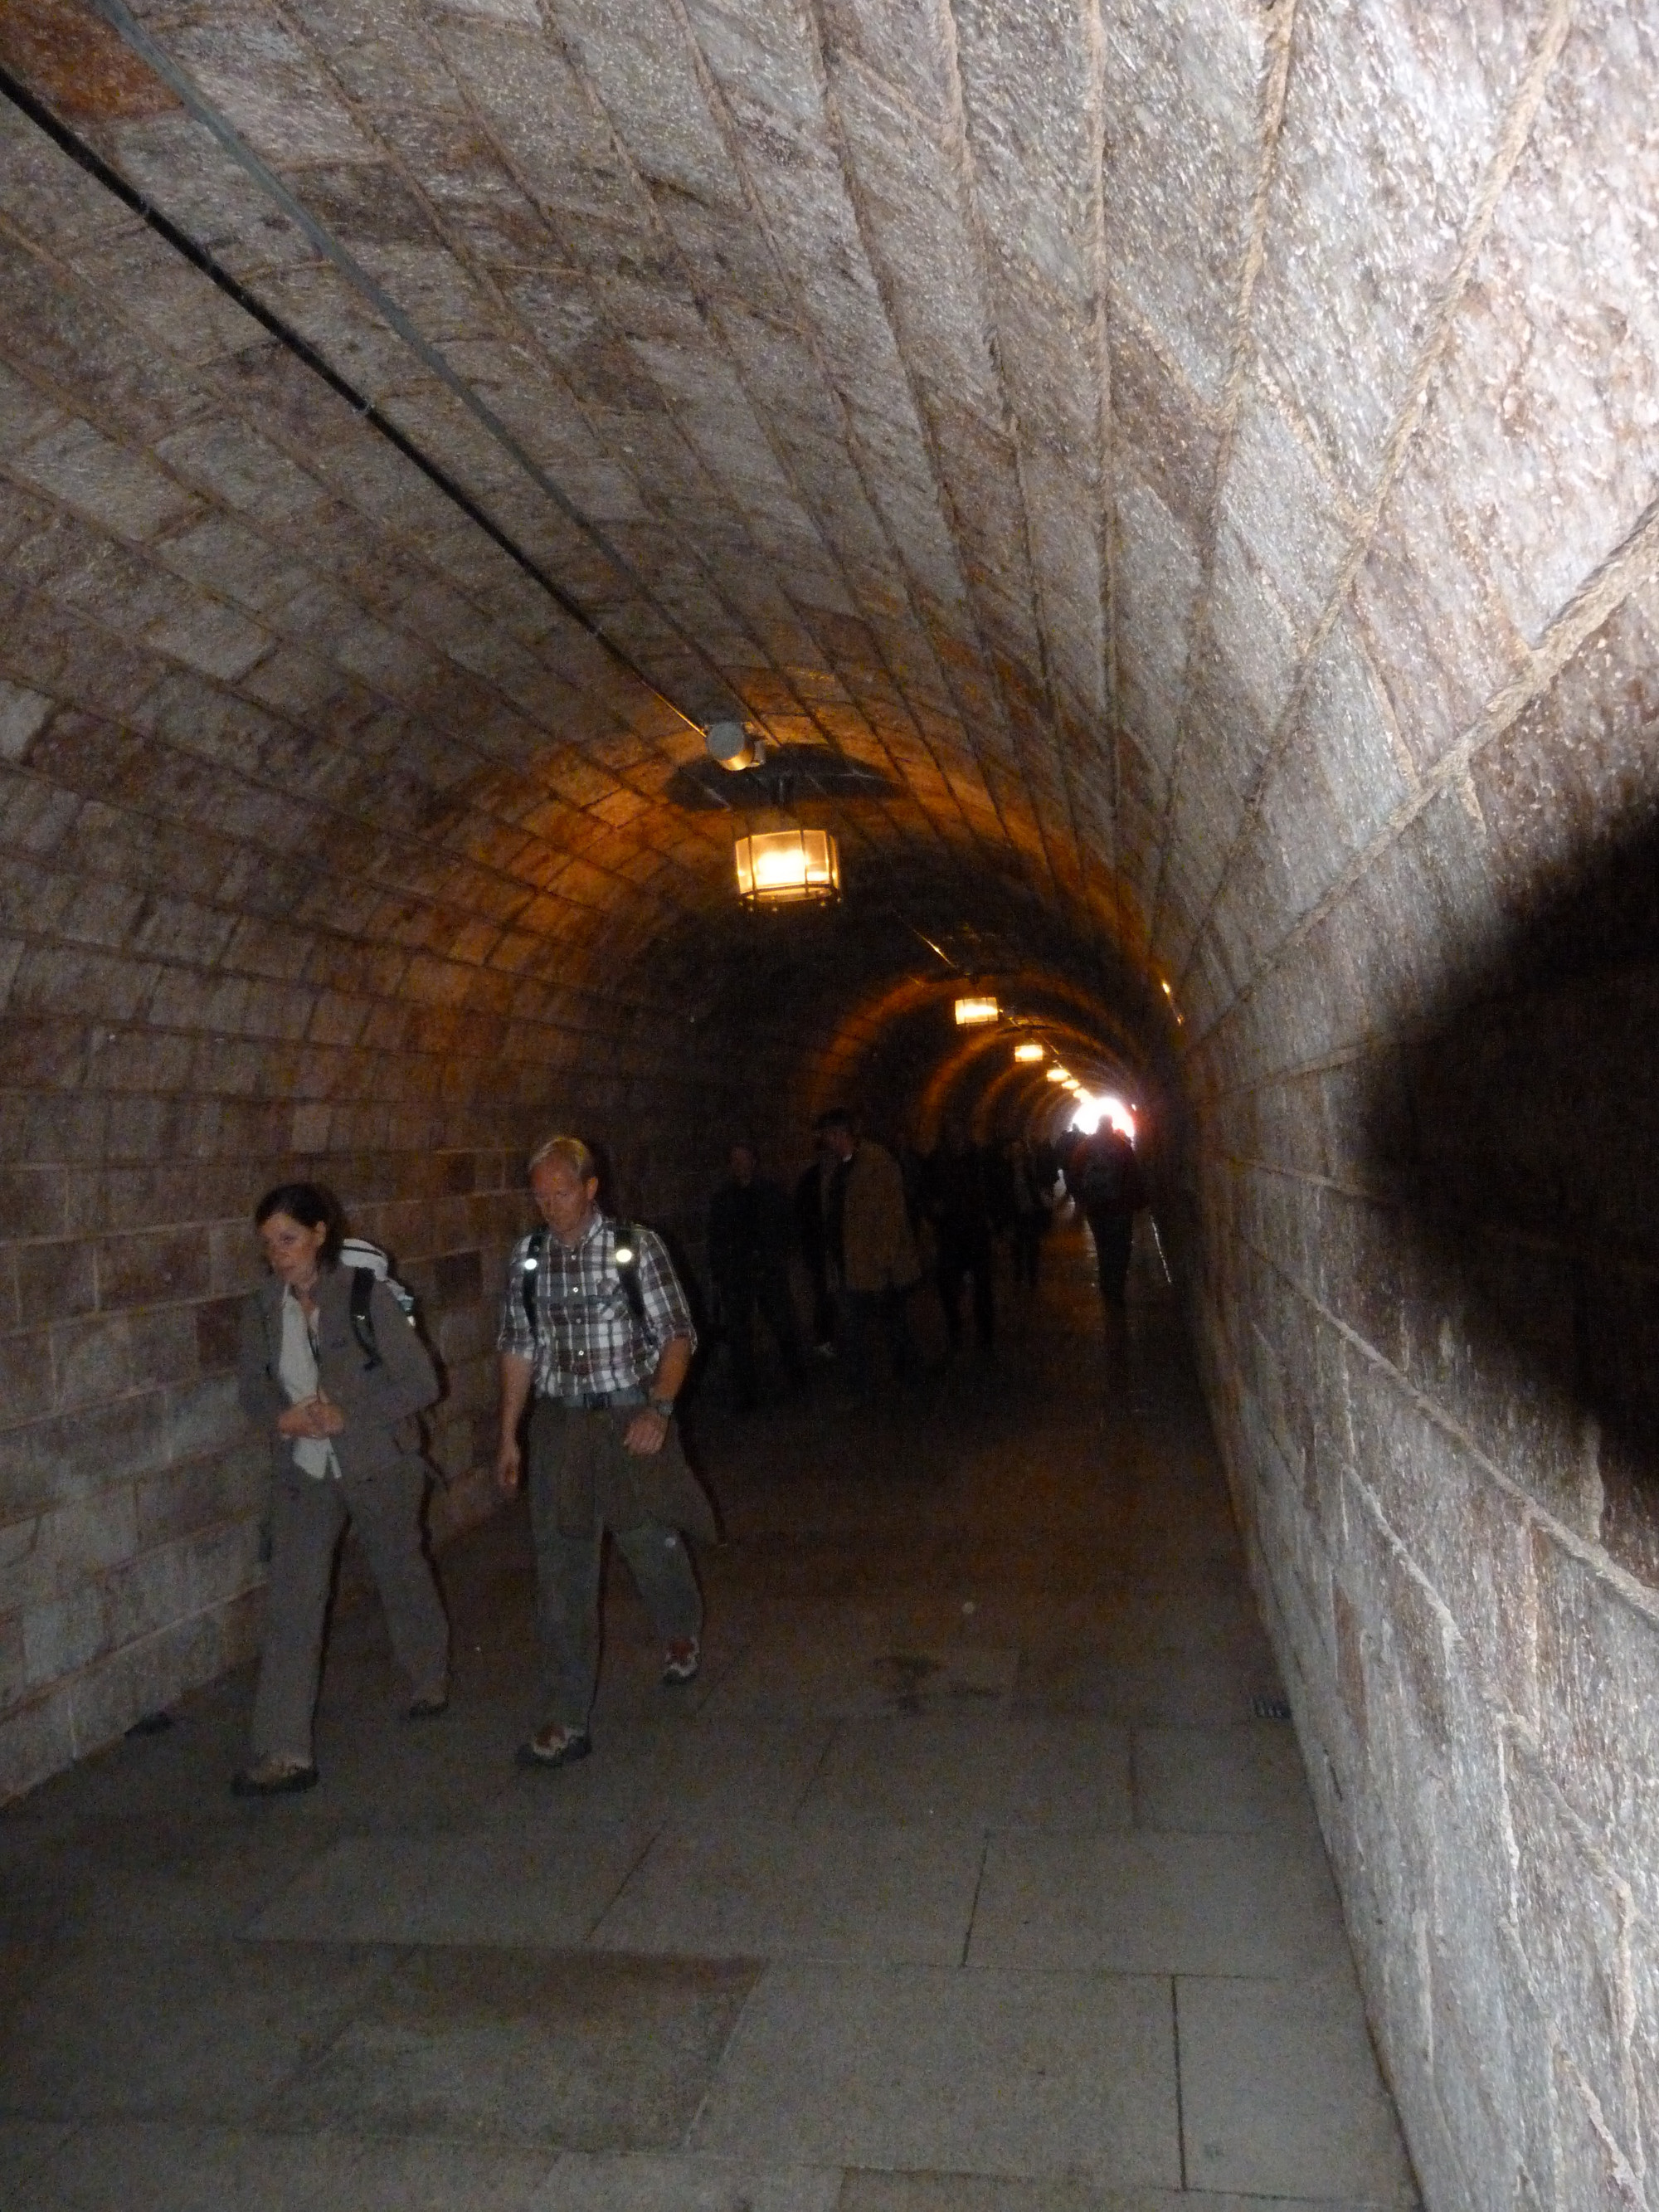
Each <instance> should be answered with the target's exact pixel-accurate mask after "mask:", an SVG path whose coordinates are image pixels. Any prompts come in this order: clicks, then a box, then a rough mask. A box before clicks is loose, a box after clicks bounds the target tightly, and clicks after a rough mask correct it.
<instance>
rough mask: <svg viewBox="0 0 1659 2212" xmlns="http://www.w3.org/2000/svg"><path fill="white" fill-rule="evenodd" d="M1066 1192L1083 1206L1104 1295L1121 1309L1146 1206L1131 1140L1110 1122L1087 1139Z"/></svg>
mask: <svg viewBox="0 0 1659 2212" xmlns="http://www.w3.org/2000/svg"><path fill="white" fill-rule="evenodd" d="M1066 1189H1067V1190H1069V1191H1070V1192H1071V1194H1072V1195H1073V1198H1075V1199H1076V1200H1077V1202H1078V1204H1079V1206H1081V1207H1082V1208H1083V1212H1084V1217H1085V1219H1086V1220H1087V1222H1088V1224H1089V1233H1090V1234H1091V1237H1093V1238H1094V1240H1095V1260H1096V1262H1097V1265H1098V1267H1099V1269H1100V1295H1101V1296H1102V1297H1103V1298H1104V1299H1105V1301H1106V1303H1107V1304H1108V1305H1109V1306H1121V1304H1123V1302H1124V1293H1125V1288H1126V1285H1127V1282H1128V1279H1129V1253H1130V1249H1131V1247H1132V1246H1133V1242H1134V1228H1135V1215H1136V1213H1137V1212H1139V1209H1140V1208H1141V1207H1142V1206H1145V1204H1146V1188H1145V1185H1144V1184H1143V1182H1142V1180H1141V1174H1140V1164H1139V1161H1138V1160H1137V1159H1136V1158H1135V1148H1134V1146H1133V1142H1132V1140H1131V1139H1129V1138H1128V1137H1127V1135H1126V1134H1125V1133H1124V1132H1123V1131H1122V1130H1121V1129H1120V1128H1117V1127H1115V1125H1114V1124H1113V1123H1111V1122H1109V1121H1103V1122H1102V1123H1101V1125H1100V1127H1098V1128H1097V1130H1096V1131H1095V1133H1094V1134H1093V1135H1092V1136H1091V1137H1085V1138H1084V1139H1082V1141H1081V1143H1079V1145H1078V1146H1076V1147H1075V1148H1074V1150H1073V1152H1072V1155H1071V1157H1070V1158H1069V1159H1068V1160H1067V1161H1066Z"/></svg>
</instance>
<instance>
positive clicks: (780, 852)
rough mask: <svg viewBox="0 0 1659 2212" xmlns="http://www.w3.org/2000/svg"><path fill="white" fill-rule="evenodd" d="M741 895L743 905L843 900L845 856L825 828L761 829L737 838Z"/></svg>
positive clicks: (825, 902)
mask: <svg viewBox="0 0 1659 2212" xmlns="http://www.w3.org/2000/svg"><path fill="white" fill-rule="evenodd" d="M736 860H737V866H738V896H739V897H740V898H741V899H742V901H743V902H744V905H745V906H787V905H791V904H793V903H796V902H799V901H800V900H803V899H806V900H811V901H813V902H817V903H818V904H821V905H829V904H830V903H831V902H834V901H835V900H836V899H838V898H839V897H840V896H841V854H840V853H839V852H838V850H837V849H836V841H835V839H834V837H832V836H830V834H829V830H827V829H757V830H756V831H755V833H754V835H753V836H749V837H739V838H738V843H737V853H736Z"/></svg>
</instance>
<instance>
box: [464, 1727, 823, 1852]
mask: <svg viewBox="0 0 1659 2212" xmlns="http://www.w3.org/2000/svg"><path fill="white" fill-rule="evenodd" d="M833 1734H834V1729H833V1724H832V1723H829V1722H827V1721H825V1722H817V1723H814V1722H812V1721H811V1720H808V1719H804V1718H803V1719H800V1720H771V1721H769V1720H760V1719H754V1718H749V1719H744V1720H741V1721H735V1722H733V1721H724V1720H720V1719H713V1720H711V1719H709V1718H707V1717H703V1716H700V1715H690V1714H687V1715H681V1716H679V1717H677V1718H669V1719H658V1720H655V1721H653V1722H651V1723H645V1724H641V1723H633V1724H629V1725H628V1726H625V1727H616V1728H599V1727H597V1726H596V1729H595V1734H594V1742H593V1756H592V1758H591V1759H584V1760H583V1761H582V1762H581V1764H580V1765H577V1766H572V1767H562V1768H560V1769H558V1770H557V1771H556V1772H554V1773H551V1774H539V1773H534V1774H525V1773H515V1774H514V1776H513V1779H512V1782H511V1784H510V1786H509V1787H508V1788H507V1790H505V1791H504V1792H503V1794H502V1795H501V1796H499V1797H497V1798H495V1800H494V1802H492V1803H491V1805H490V1806H489V1819H490V1820H498V1821H501V1823H503V1824H504V1825H507V1826H520V1825H523V1824H526V1823H527V1824H529V1825H530V1826H532V1827H535V1828H544V1827H547V1828H551V1827H562V1826H568V1825H570V1824H571V1823H573V1822H580V1821H581V1820H594V1819H600V1820H638V1821H641V1822H661V1821H663V1820H666V1819H667V1818H668V1817H669V1816H670V1815H671V1814H674V1813H677V1812H692V1813H695V1814H697V1815H698V1817H700V1818H709V1819H716V1818H720V1817H729V1818H731V1819H732V1820H754V1819H775V1820H788V1819H789V1818H790V1817H791V1816H792V1814H793V1813H794V1812H795V1810H796V1808H797V1807H798V1806H799V1804H800V1802H801V1801H802V1799H803V1798H804V1797H805V1794H806V1790H807V1787H808V1785H809V1784H810V1783H811V1780H812V1778H813V1775H814V1774H815V1773H816V1772H817V1769H818V1767H819V1765H821V1763H822V1761H823V1756H824V1753H825V1752H826V1751H827V1750H828V1749H829V1743H830V1741H831V1738H832V1736H833Z"/></svg>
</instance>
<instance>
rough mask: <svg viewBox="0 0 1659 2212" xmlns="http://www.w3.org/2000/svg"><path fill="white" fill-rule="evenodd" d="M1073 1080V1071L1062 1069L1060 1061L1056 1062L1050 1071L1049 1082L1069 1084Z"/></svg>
mask: <svg viewBox="0 0 1659 2212" xmlns="http://www.w3.org/2000/svg"><path fill="white" fill-rule="evenodd" d="M1071 1079H1072V1073H1071V1070H1070V1069H1069V1068H1066V1067H1062V1066H1060V1062H1059V1061H1058V1060H1056V1061H1055V1062H1054V1066H1052V1067H1051V1068H1050V1069H1049V1070H1048V1080H1049V1082H1050V1083H1069V1082H1070V1081H1071Z"/></svg>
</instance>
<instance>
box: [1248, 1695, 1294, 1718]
mask: <svg viewBox="0 0 1659 2212" xmlns="http://www.w3.org/2000/svg"><path fill="white" fill-rule="evenodd" d="M1250 1711H1252V1712H1253V1713H1254V1714H1255V1717H1256V1718H1257V1720H1259V1721H1287V1720H1289V1718H1290V1717H1291V1701H1290V1699H1288V1698H1252V1699H1251V1700H1250Z"/></svg>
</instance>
